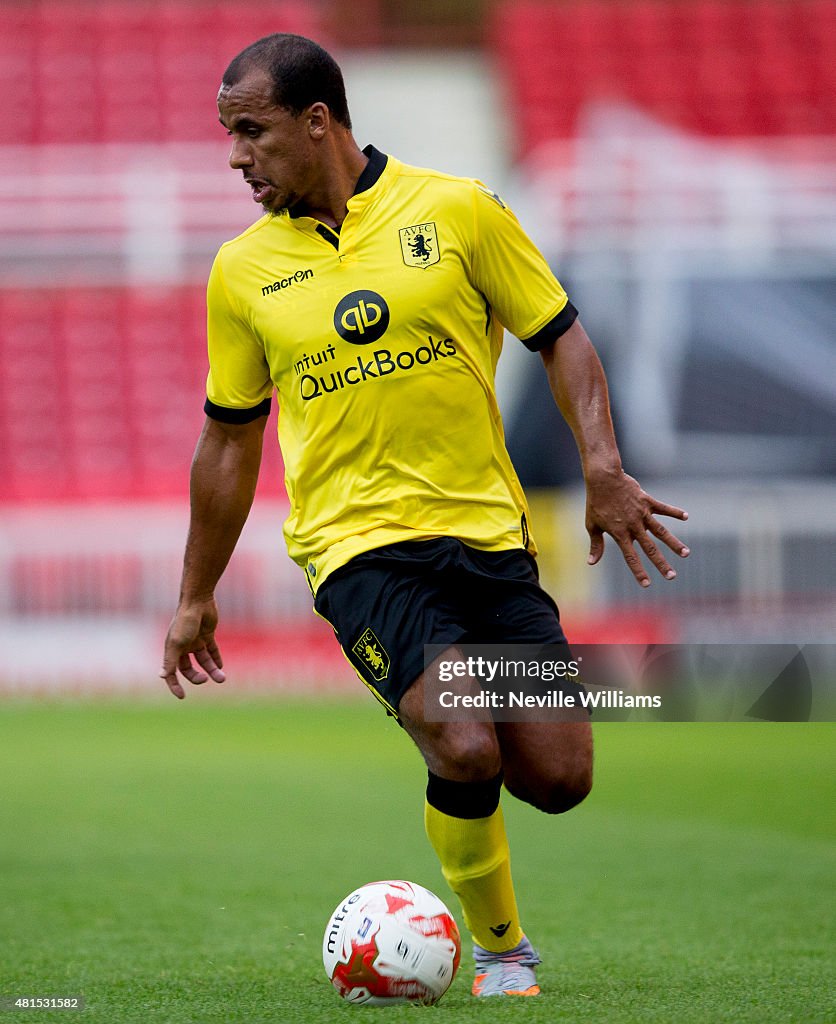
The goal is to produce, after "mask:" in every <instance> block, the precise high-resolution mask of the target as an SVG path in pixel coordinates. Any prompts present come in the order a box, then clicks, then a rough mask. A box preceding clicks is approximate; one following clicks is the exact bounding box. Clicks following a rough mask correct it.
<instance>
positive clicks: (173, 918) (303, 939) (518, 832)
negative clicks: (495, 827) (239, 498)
mask: <svg viewBox="0 0 836 1024" xmlns="http://www.w3.org/2000/svg"><path fill="white" fill-rule="evenodd" d="M596 739H597V762H596V771H597V775H596V789H595V790H594V792H593V795H592V796H591V797H590V798H589V800H588V801H587V802H586V803H585V804H584V805H582V806H581V807H580V808H578V809H577V810H575V811H573V812H572V813H570V814H568V815H564V816H562V817H557V818H548V817H546V816H544V815H541V814H538V813H537V812H535V811H533V810H532V809H530V808H528V807H524V806H522V805H520V804H517V803H515V802H514V801H513V800H511V799H510V798H506V801H505V807H506V817H507V819H508V825H509V833H510V836H511V844H512V853H513V859H514V868H515V876H516V880H517V889H518V896H519V899H520V903H521V906H522V910H523V919H524V924H525V927H526V929H527V931H528V933H529V934H530V936H531V937H532V939H533V940H534V942H535V944H536V945H538V946H539V948H540V950H541V953H542V954H543V957H544V964H543V967H542V968H541V971H540V978H541V983H542V986H543V989H544V994H543V996H542V997H541V998H540V999H536V1000H492V1001H487V1002H477V1001H476V1000H474V999H472V998H471V997H470V995H469V994H468V989H469V984H470V980H471V970H470V965H469V957H468V956H467V955H466V958H465V959H464V968H463V970H462V971H461V973H460V975H459V977H458V978H457V979H456V981H455V982H454V985H453V987H452V989H451V990H450V992H449V993H448V994H447V995H446V996H445V998H444V999H443V1000H442V1001H441V1003H440V1004H439V1005H438V1006H436V1007H432V1008H418V1007H409V1006H405V1007H393V1008H392V1009H384V1010H379V1009H373V1008H366V1009H363V1008H356V1007H350V1006H347V1005H345V1004H343V1003H342V1002H341V1001H340V1000H339V999H338V998H337V996H336V994H335V992H334V991H333V990H332V988H331V986H330V984H329V983H328V982H327V980H326V978H325V976H324V973H323V970H322V966H321V959H320V944H321V938H322V930H323V928H324V925H325V922H326V920H327V918H328V916H329V914H330V912H331V910H332V909H333V907H334V906H335V904H336V903H337V902H338V900H339V899H340V898H341V897H342V896H344V895H345V894H346V893H347V892H348V891H349V890H351V889H353V888H354V887H355V886H357V885H358V884H360V883H362V882H366V881H371V880H373V879H375V878H387V877H390V878H391V877H394V878H397V877H406V878H410V879H413V880H415V881H418V882H420V883H422V884H424V885H427V886H428V887H430V888H431V889H433V890H435V891H436V892H438V893H439V895H441V896H442V898H445V899H447V900H449V901H450V902H451V907H453V908H454V910H455V913H456V915H457V917H458V918H459V920H461V917H460V913H459V909H458V907H457V906H456V905H455V904H454V903H453V902H452V898H451V897H450V894H449V893H448V892H447V890H446V888H445V885H444V882H443V880H442V878H441V875H440V873H439V870H438V867H437V865H436V863H435V860H434V857H433V855H432V852H431V851H430V849H429V847H428V845H427V843H426V840H425V838H424V834H423V826H422V801H423V785H424V775H423V769H422V766H421V763H420V761H419V759H418V756H417V754H416V753H415V752H414V751H413V749H412V748H411V746H410V744H409V742H408V741H407V739H406V737H405V736H404V735H402V734H401V732H400V730H399V729H398V728H397V727H396V726H395V725H394V724H392V723H391V722H387V721H386V720H385V717H384V716H383V715H382V714H381V712H380V711H379V710H378V708H377V707H376V706H374V705H373V703H372V702H370V701H369V702H368V703H358V702H337V701H334V700H319V701H310V702H300V701H296V702H287V701H284V702H282V701H278V700H275V699H266V698H253V699H250V700H240V699H236V698H235V696H234V694H232V693H230V692H229V690H228V689H226V690H216V691H214V692H213V693H212V694H211V696H210V695H209V694H207V693H205V692H196V691H193V692H191V693H190V694H189V699H188V700H187V701H186V702H185V703H183V704H179V703H176V702H175V701H173V700H171V701H166V702H165V703H163V702H159V703H157V702H146V703H128V702H123V701H121V700H118V701H117V700H111V701H101V702H97V703H92V702H80V703H66V704H65V703H46V704H35V703H28V702H7V703H5V704H4V705H2V706H0V891H2V898H0V995H3V996H11V995H18V994H20V995H32V996H37V995H52V996H54V995H72V994H79V993H82V994H83V995H84V996H85V997H86V1000H87V1009H86V1010H84V1011H80V1012H76V1013H74V1012H72V1011H64V1012H55V1011H52V1012H42V1011H27V1012H17V1011H10V1012H6V1013H0V1024H4V1022H5V1021H9V1022H10V1024H11V1022H13V1021H15V1022H16V1021H27V1022H31V1024H35V1022H44V1021H60V1022H63V1024H71V1022H72V1021H74V1020H78V1021H80V1022H87V1024H92V1022H96V1024H98V1022H101V1024H134V1022H136V1024H139V1022H142V1024H147V1022H149V1021H160V1022H165V1024H181V1022H189V1024H213V1022H218V1024H234V1022H242V1024H243V1022H246V1024H268V1022H269V1024H274V1022H286V1021H299V1022H305V1024H316V1022H320V1021H323V1022H324V1021H328V1022H331V1021H343V1020H344V1021H346V1022H348V1021H350V1020H363V1021H370V1020H374V1021H379V1020H383V1018H384V1017H385V1018H386V1021H387V1022H389V1021H391V1022H395V1021H402V1020H407V1021H415V1020H417V1019H419V1017H420V1019H421V1020H428V1021H429V1020H431V1021H437V1022H439V1024H443V1022H450V1024H459V1022H470V1021H480V1022H483V1024H492V1022H497V1021H512V1020H513V1021H526V1022H563V1021H565V1022H572V1024H593V1022H595V1024H610V1022H611V1024H627V1022H635V1024H654V1022H659V1024H674V1022H676V1024H689V1022H693V1024H721V1022H735V1024H737V1022H752V1024H770V1022H775V1024H779V1022H780V1024H790V1022H811V1024H812V1022H817V1024H818V1022H822V1024H823V1022H825V1021H833V1020H836V1008H834V1004H833V992H834V977H833V971H832V965H833V939H834V915H833V903H832V897H833V881H834V878H835V877H836V871H834V868H835V867H836V864H835V863H834V834H833V833H834V828H833V827H834V814H833V809H834V788H836V787H835V786H834V772H833V740H834V729H833V727H832V726H829V725H765V724H734V725H733V724H718V725H674V724H656V725H654V724H643V725H638V724H627V725H616V724H611V725H600V726H598V727H597V732H596ZM467 953H469V944H467V946H466V954H467Z"/></svg>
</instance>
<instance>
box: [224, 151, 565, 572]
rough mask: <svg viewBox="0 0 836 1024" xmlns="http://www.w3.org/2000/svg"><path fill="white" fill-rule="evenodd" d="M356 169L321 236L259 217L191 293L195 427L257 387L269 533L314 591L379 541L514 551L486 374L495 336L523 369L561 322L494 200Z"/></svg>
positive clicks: (536, 263)
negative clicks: (270, 463)
mask: <svg viewBox="0 0 836 1024" xmlns="http://www.w3.org/2000/svg"><path fill="white" fill-rule="evenodd" d="M365 152H366V153H367V154H368V155H369V158H370V159H369V164H368V166H367V167H366V169H365V171H364V172H363V174H362V175H361V177H360V180H359V181H358V184H357V191H356V192H355V194H354V195H353V196H352V197H351V198H350V199H349V200H348V214H347V216H346V218H345V221H344V222H343V224H342V226H341V229H340V231H339V232H335V231H333V230H331V229H330V228H328V227H327V226H325V225H324V224H321V223H319V222H318V221H316V220H314V219H313V218H311V217H306V216H298V217H291V216H290V215H289V214H288V213H287V212H286V211H284V212H282V213H281V214H279V215H275V216H274V215H269V214H268V215H266V216H264V217H262V218H261V219H260V220H258V221H257V222H256V223H255V224H253V225H252V227H250V228H249V229H248V230H247V231H245V232H244V233H243V234H241V235H240V236H239V237H238V238H235V239H233V240H232V241H230V242H227V243H226V244H225V245H223V246H222V247H221V249H220V251H219V253H218V256H217V258H216V260H215V263H214V266H213V268H212V273H211V276H210V279H209V286H208V341H209V363H210V371H209V379H208V382H207V402H206V412H207V414H208V415H209V416H213V417H215V418H217V419H220V420H225V421H228V422H247V421H248V420H251V419H254V418H256V417H258V416H261V415H264V414H265V413H266V412H267V411H268V410H269V403H270V397H271V395H272V391H273V389H274V388H275V390H276V393H277V396H278V402H279V427H278V433H279V443H280V445H281V450H282V455H283V458H284V465H285V484H286V486H287V493H288V497H289V499H290V514H289V516H288V518H287V520H286V522H285V525H284V533H285V538H286V540H287V546H288V551H289V553H290V556H291V557H292V558H293V559H294V561H296V562H297V563H298V564H299V565H300V566H302V567H303V568H304V569H305V571H306V573H307V576H308V580H309V582H310V584H311V587H312V588H313V589H314V590H315V589H316V588H317V587H318V586H319V585H320V584H321V583H322V582H323V581H324V580H325V579H326V578H327V576H328V574H329V573H330V572H332V571H333V570H334V569H336V568H337V567H339V566H341V565H343V564H344V563H345V562H347V561H348V560H349V559H350V558H353V557H354V556H355V555H357V554H360V553H361V552H363V551H369V550H371V549H373V548H376V547H380V546H382V545H384V544H391V543H395V542H398V541H405V540H423V539H426V538H430V537H446V536H449V537H456V538H458V539H459V540H462V541H464V542H465V543H467V544H469V545H471V546H473V547H475V548H480V549H482V550H490V551H497V550H506V549H509V548H518V547H527V548H528V549H529V550H531V551H533V550H534V548H533V541H532V540H531V538H530V536H529V534H528V528H527V524H526V516H527V508H526V502H525V497H524V495H523V491H522V488H521V486H520V483H519V481H518V479H517V476H516V473H515V472H514V468H513V466H512V465H511V460H510V458H509V456H508V453H507V451H506V448H505V441H504V435H503V429H502V421H501V418H500V414H499V408H498V406H497V402H496V395H495V391H494V372H495V369H496V364H497V360H498V358H499V354H500V350H501V347H502V337H503V327H507V328H508V330H509V331H511V332H512V333H513V334H515V335H517V337H519V338H521V339H523V341H524V342H525V343H526V344H528V346H529V347H530V348H532V349H535V350H536V349H537V348H539V347H542V346H543V345H545V344H547V343H549V342H551V341H552V340H553V339H554V338H555V337H557V336H558V335H560V334H561V333H563V332H564V331H565V330H566V329H568V327H569V326H570V325H571V323H572V322H573V320H574V318H575V316H576V315H577V313H576V311H575V309H574V307H572V306H571V304H570V303H569V302H568V300H567V297H566V293H565V292H564V290H563V288H562V287H561V286H560V284H559V283H558V282H557V280H555V278H554V276H553V275H552V273H551V271H550V270H549V267H548V265H547V263H546V261H545V260H544V258H543V257H542V255H541V254H540V253H539V251H538V250H537V249H536V247H535V246H534V244H533V243H532V242H531V240H530V239H529V238H528V237H527V235H526V234H525V232H524V231H523V230H522V229H521V227H520V225H519V223H518V221H517V220H516V218H515V217H514V215H513V214H512V213H511V211H510V210H509V209H508V208H507V207H506V206H505V204H504V203H503V202H502V201H501V200H500V199H499V197H498V196H496V195H495V193H493V192H491V191H490V190H489V189H488V188H486V187H485V186H484V185H482V184H480V183H479V182H477V181H474V180H472V179H466V178H457V177H452V176H450V175H447V174H441V173H439V172H437V171H432V170H426V169H423V168H417V167H410V166H407V165H406V164H403V163H401V162H399V161H398V160H396V159H394V158H393V157H386V156H384V155H383V154H381V153H379V152H378V151H377V150H375V149H374V148H373V147H367V149H366V151H365Z"/></svg>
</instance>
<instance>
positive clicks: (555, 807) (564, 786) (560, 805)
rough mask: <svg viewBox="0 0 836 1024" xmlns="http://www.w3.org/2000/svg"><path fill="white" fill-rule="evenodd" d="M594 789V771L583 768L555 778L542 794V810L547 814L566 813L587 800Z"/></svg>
mask: <svg viewBox="0 0 836 1024" xmlns="http://www.w3.org/2000/svg"><path fill="white" fill-rule="evenodd" d="M591 789H592V771H591V768H590V769H589V770H586V769H581V770H578V771H575V772H572V773H571V774H569V775H564V776H563V777H562V778H560V779H556V780H554V781H553V782H552V783H551V785H550V786H548V787H547V788H546V789H545V792H544V793H543V794H542V797H543V798H542V802H541V804H540V805H539V806H540V810H542V811H545V812H546V814H565V813H566V811H571V810H572V808H573V807H577V806H578V804H579V803H581V802H582V801H583V800H585V799H586V798H587V797H588V796H589V793H590V790H591Z"/></svg>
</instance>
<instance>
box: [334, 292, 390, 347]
mask: <svg viewBox="0 0 836 1024" xmlns="http://www.w3.org/2000/svg"><path fill="white" fill-rule="evenodd" d="M388 326H389V307H388V306H387V305H386V300H385V299H384V298H383V296H382V295H378V294H377V292H369V291H358V292H350V293H349V294H348V295H346V296H345V298H344V299H340V301H339V303H338V304H337V308H336V309H335V310H334V330H335V331H336V332H337V334H339V336H340V337H341V338H342V339H343V341H349V342H351V344H352V345H368V344H369V343H370V342H372V341H377V339H378V338H382V337H383V335H384V334H385V333H386V328H387V327H388Z"/></svg>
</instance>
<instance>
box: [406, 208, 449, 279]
mask: <svg viewBox="0 0 836 1024" xmlns="http://www.w3.org/2000/svg"><path fill="white" fill-rule="evenodd" d="M398 234H399V235H400V237H401V255H402V256H403V261H404V263H405V264H406V265H407V266H408V267H419V268H421V269H422V270H423V268H424V267H431V266H432V265H433V263H438V261H439V260H440V259H441V252H440V250H439V245H438V231H437V230H436V227H435V221H432V220H431V221H427V222H425V223H424V224H412V225H411V226H410V227H408V228H401V229H400V231H399V232H398Z"/></svg>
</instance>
